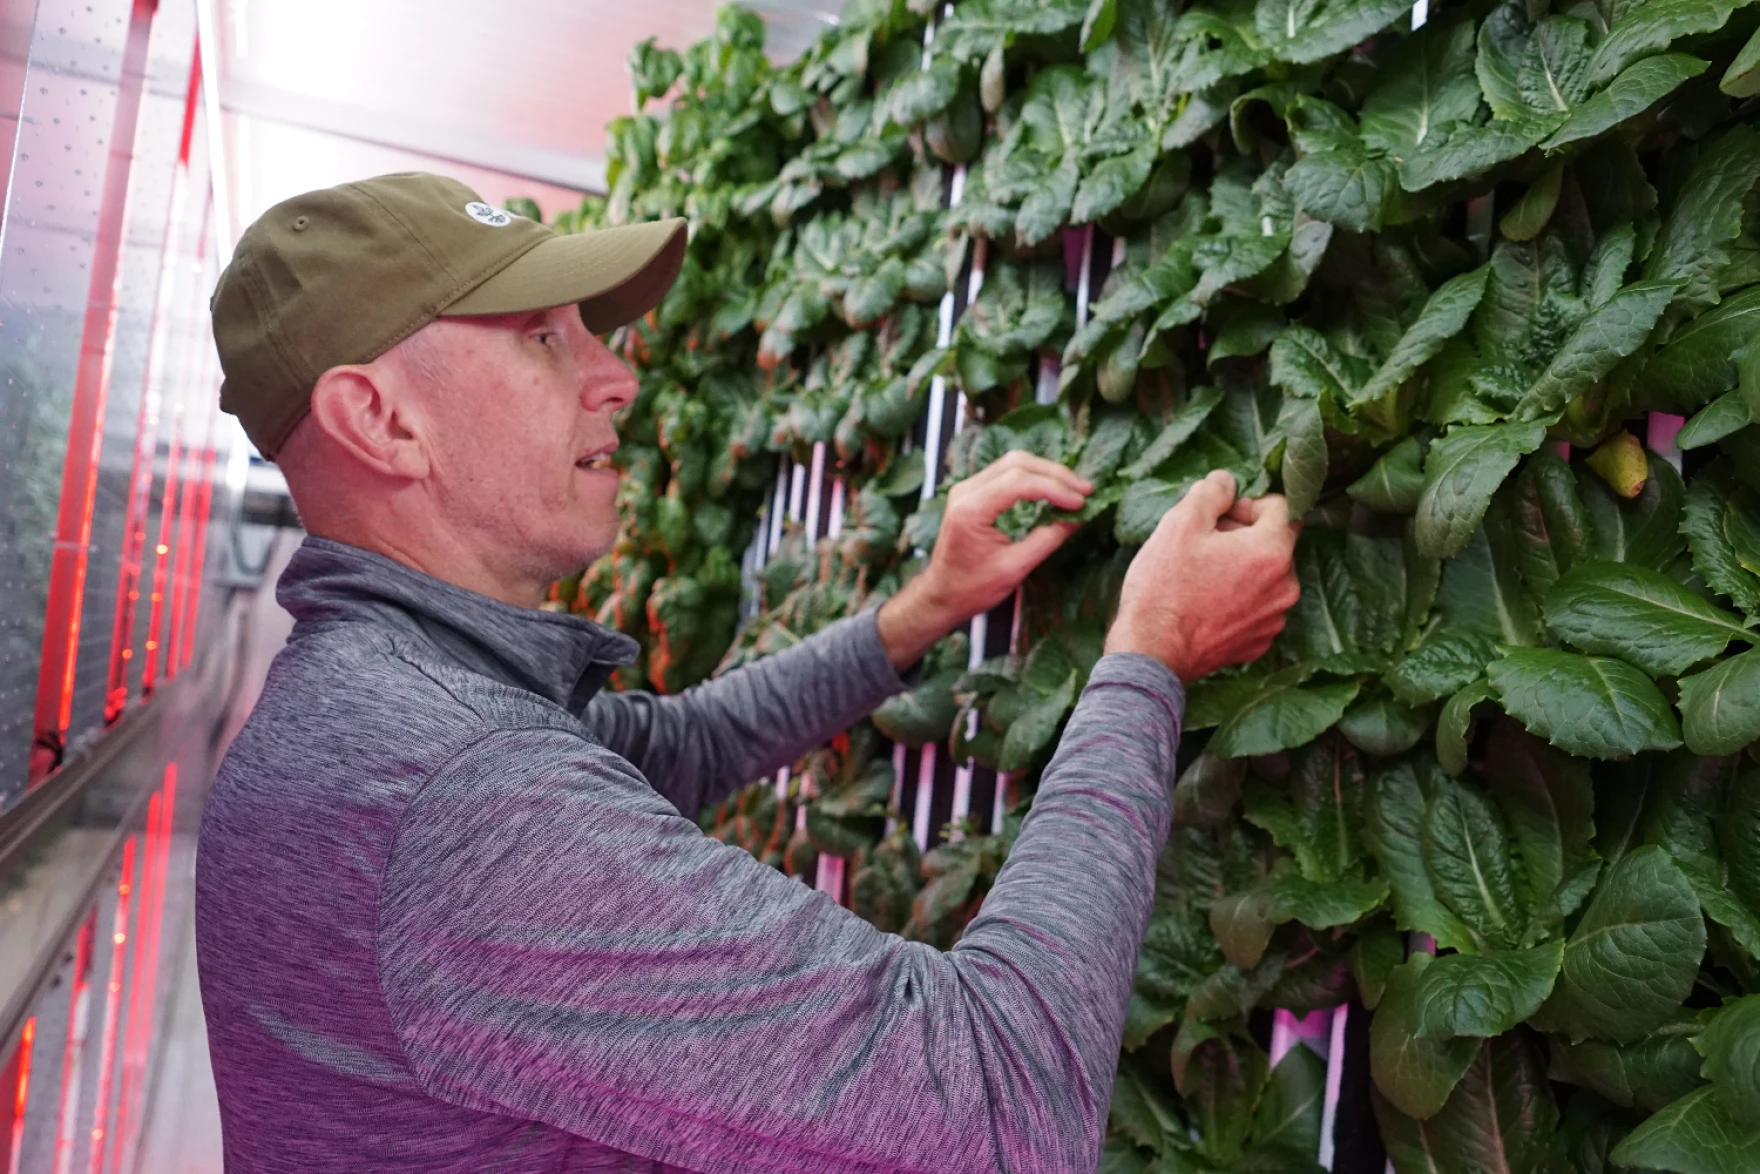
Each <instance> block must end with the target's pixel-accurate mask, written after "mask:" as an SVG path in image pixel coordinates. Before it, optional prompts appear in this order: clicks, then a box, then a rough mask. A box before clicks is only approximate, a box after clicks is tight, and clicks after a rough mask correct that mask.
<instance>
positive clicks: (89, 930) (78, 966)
mask: <svg viewBox="0 0 1760 1174" xmlns="http://www.w3.org/2000/svg"><path fill="white" fill-rule="evenodd" d="M97 936H98V911H97V909H95V908H94V909H93V910H92V911H91V912H90V913H88V914H86V919H85V923H84V924H83V925H81V926H80V930H79V944H78V945H77V946H75V947H74V953H73V994H72V996H71V998H70V1000H69V1003H70V1005H69V1007H68V1013H67V1042H66V1045H65V1046H64V1048H63V1050H62V1054H61V1098H60V1103H59V1104H58V1106H57V1107H56V1110H55V1169H56V1170H58V1171H60V1170H66V1169H68V1163H69V1162H71V1161H72V1160H73V1159H72V1157H71V1155H72V1153H73V1145H74V1141H75V1140H76V1135H77V1132H78V1129H79V1124H78V1119H77V1118H78V1114H77V1104H78V1100H79V1087H80V1083H79V1074H80V1072H81V1071H82V1067H81V1065H82V1064H83V1062H84V1059H85V1051H86V1039H87V1036H88V1033H89V1032H90V1030H91V1022H92V953H93V950H92V943H93V942H94V941H95V940H96V938H97Z"/></svg>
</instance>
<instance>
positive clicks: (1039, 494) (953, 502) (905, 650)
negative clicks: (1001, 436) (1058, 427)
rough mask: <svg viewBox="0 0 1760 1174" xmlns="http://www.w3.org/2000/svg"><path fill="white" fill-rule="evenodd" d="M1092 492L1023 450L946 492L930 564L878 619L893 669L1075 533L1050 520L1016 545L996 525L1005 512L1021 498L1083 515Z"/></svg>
mask: <svg viewBox="0 0 1760 1174" xmlns="http://www.w3.org/2000/svg"><path fill="white" fill-rule="evenodd" d="M1093 491H1094V487H1093V485H1091V484H1089V483H1088V481H1087V480H1086V479H1085V478H1082V477H1078V476H1076V475H1075V473H1073V472H1071V471H1070V470H1069V469H1067V468H1065V467H1064V466H1062V465H1060V464H1058V463H1057V462H1055V461H1048V460H1046V459H1045V458H1044V457H1036V456H1033V455H1032V454H1031V453H1025V452H1011V453H1007V454H1005V455H1004V456H1002V457H1001V458H1000V459H998V460H996V461H995V462H994V463H992V464H990V465H988V466H986V467H985V468H984V469H983V470H982V471H980V472H979V473H977V474H976V475H974V476H972V477H968V478H967V479H966V480H964V481H961V482H960V483H959V484H957V485H955V486H954V487H953V488H952V489H951V490H949V491H948V494H947V510H946V512H945V513H943V514H942V515H941V532H940V534H939V536H938V537H937V538H936V539H935V549H934V551H933V552H932V553H931V554H930V556H929V565H928V566H927V567H926V568H924V570H923V572H922V573H921V574H920V575H918V576H917V577H916V578H914V579H912V580H911V581H910V582H909V583H907V584H905V586H904V587H903V589H901V590H900V591H899V593H898V594H897V595H895V596H893V597H892V598H891V599H889V600H887V601H886V602H885V603H884V604H882V605H881V607H880V614H879V615H878V616H876V617H875V619H876V620H877V622H878V623H879V625H880V642H881V644H882V645H884V646H885V648H886V656H887V659H889V660H890V661H891V662H892V664H893V667H894V668H897V669H900V670H903V669H905V668H908V667H909V666H911V665H913V664H915V663H916V662H917V661H919V660H921V659H922V656H923V654H924V653H925V652H927V651H929V647H930V645H932V644H934V643H935V641H937V640H939V639H941V637H943V636H945V635H947V633H949V632H951V631H952V630H953V629H954V628H955V627H956V626H958V625H959V624H962V623H964V622H965V621H966V620H969V619H971V618H972V617H973V616H975V615H977V614H978V613H979V612H981V611H988V610H989V609H990V608H992V607H995V606H996V605H997V604H998V603H1001V602H1002V601H1003V600H1004V599H1007V598H1008V596H1009V593H1010V592H1012V591H1013V590H1014V589H1015V588H1016V587H1019V586H1020V584H1021V580H1023V579H1025V578H1026V577H1027V575H1028V574H1030V573H1031V572H1032V570H1033V568H1034V567H1036V566H1038V565H1039V564H1040V563H1042V562H1044V561H1045V559H1046V558H1047V557H1048V556H1049V555H1050V554H1051V552H1052V551H1054V550H1056V549H1057V548H1058V547H1059V546H1062V545H1063V541H1064V539H1066V538H1068V537H1069V536H1070V535H1071V534H1072V533H1074V532H1075V529H1076V527H1075V525H1074V524H1073V523H1070V522H1051V523H1048V524H1046V525H1043V526H1038V527H1035V528H1034V529H1033V530H1032V532H1031V533H1029V534H1027V535H1026V537H1024V538H1022V539H1021V540H1020V541H1019V542H1011V541H1009V538H1008V536H1007V535H1006V534H1004V533H1003V532H1002V531H1000V530H998V529H997V528H996V519H997V518H999V517H1001V516H1002V514H1003V512H1004V511H1005V510H1007V509H1008V508H1009V507H1010V506H1012V505H1014V504H1015V503H1016V502H1020V501H1043V502H1049V503H1050V504H1051V505H1052V506H1054V507H1055V508H1057V509H1060V510H1079V509H1081V508H1082V505H1083V503H1084V502H1086V501H1087V497H1088V494H1090V493H1092V492H1093Z"/></svg>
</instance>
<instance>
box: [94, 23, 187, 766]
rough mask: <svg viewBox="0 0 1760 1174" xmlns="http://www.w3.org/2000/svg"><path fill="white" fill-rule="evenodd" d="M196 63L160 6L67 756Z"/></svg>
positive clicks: (136, 415) (104, 665)
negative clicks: (192, 73) (193, 69)
mask: <svg viewBox="0 0 1760 1174" xmlns="http://www.w3.org/2000/svg"><path fill="white" fill-rule="evenodd" d="M194 55H195V3H194V0H162V2H161V3H160V5H159V10H158V12H157V13H156V14H155V15H154V17H153V26H152V40H151V43H150V48H149V51H148V60H147V71H146V84H145V89H144V92H143V94H142V98H141V110H140V118H139V124H138V128H137V130H136V132H135V141H134V163H133V166H132V168H131V171H130V176H129V191H128V218H127V219H128V222H127V225H126V229H125V232H124V236H123V239H122V248H121V255H120V257H119V262H118V269H117V275H116V315H115V320H114V326H113V329H112V334H111V339H110V355H109V363H108V368H109V393H108V395H107V396H106V398H105V410H104V436H103V446H102V448H101V449H100V450H99V462H98V476H97V484H96V493H95V496H94V503H93V513H92V531H91V543H90V548H89V561H88V564H87V571H86V583H85V593H84V594H85V598H84V601H83V605H82V608H81V623H80V630H79V631H80V636H79V650H78V660H77V669H76V673H75V676H74V695H73V703H72V707H71V721H70V724H69V727H68V739H67V741H68V745H69V747H74V746H77V745H78V744H79V743H80V742H81V740H83V739H86V738H90V737H92V736H94V735H96V734H97V733H99V732H100V731H101V730H102V729H103V727H104V724H105V722H106V713H105V694H106V691H107V688H108V686H109V684H110V681H109V676H110V653H111V646H112V643H113V641H114V637H115V629H116V619H117V608H116V603H117V598H116V597H117V588H118V582H119V579H120V572H121V565H122V558H123V537H124V527H125V524H126V522H127V520H128V519H127V514H128V499H129V485H130V482H131V479H132V477H133V475H134V471H135V458H136V447H137V446H136V439H137V436H138V434H139V431H140V430H141V428H142V425H143V423H144V421H143V413H142V408H143V407H144V406H146V397H145V394H144V393H145V390H146V379H147V364H148V358H149V352H150V350H151V343H152V338H153V325H154V317H155V314H156V312H158V310H159V307H160V296H159V292H160V291H159V287H160V282H161V279H162V278H163V277H165V270H166V265H165V253H166V243H167V226H168V224H169V221H170V217H171V214H172V201H173V196H174V192H173V189H174V188H175V187H176V186H177V184H178V183H179V182H180V180H179V176H178V172H179V170H180V165H179V161H178V156H179V151H180V148H181V146H182V143H183V132H184V125H185V121H186V113H187V112H188V108H189V103H190V101H191V100H192V98H193V97H194V94H193V92H192V82H193V81H194V78H193V77H192V75H191V65H192V64H193V60H192V59H193V57H194ZM148 459H149V460H150V459H151V450H149V453H148ZM111 716H112V717H113V716H114V715H111Z"/></svg>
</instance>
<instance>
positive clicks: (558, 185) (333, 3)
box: [215, 0, 840, 227]
mask: <svg viewBox="0 0 1760 1174" xmlns="http://www.w3.org/2000/svg"><path fill="white" fill-rule="evenodd" d="M717 7H718V0H640V2H634V3H632V2H630V0H615V2H608V0H503V2H502V3H500V4H495V5H489V4H484V3H481V2H480V0H371V2H370V3H364V2H363V0H218V2H217V4H216V9H217V10H216V14H215V15H216V20H217V23H218V25H219V39H220V43H221V46H222V49H223V52H222V55H221V61H220V69H219V79H218V81H219V86H218V89H219V94H220V102H221V105H222V107H223V108H224V109H225V110H227V112H228V117H227V120H226V122H227V128H228V132H229V133H228V136H227V138H228V144H227V145H228V148H229V150H230V154H231V156H232V158H231V160H230V161H229V163H230V167H229V170H230V171H231V172H232V177H231V186H232V202H233V207H234V209H235V215H234V217H233V223H234V224H236V225H238V226H240V227H242V226H243V225H245V224H248V223H249V222H250V221H251V220H253V219H255V217H256V216H257V215H259V214H260V213H261V212H262V211H263V210H264V209H265V208H267V207H268V206H269V205H271V204H273V203H274V202H275V201H276V200H279V199H282V198H285V197H286V196H289V195H293V194H295V193H297V192H300V191H305V190H308V189H310V188H314V187H321V186H325V185H328V184H331V183H337V182H342V181H344V180H347V179H351V178H361V177H364V176H366V175H372V174H380V173H382V172H384V171H389V170H407V169H410V168H412V167H420V168H422V169H426V170H434V171H442V172H447V173H450V174H455V175H457V176H458V177H459V178H460V179H463V180H465V181H466V182H467V183H472V184H473V186H477V187H478V188H479V189H480V190H482V191H483V194H484V196H485V197H487V198H490V199H496V198H497V197H496V194H495V192H493V191H491V190H490V189H501V190H505V191H507V192H508V193H510V194H511V193H513V192H515V191H519V192H526V191H530V192H531V193H532V194H533V195H535V196H536V198H538V200H539V203H540V205H541V206H543V207H544V209H545V211H546V212H553V211H555V209H556V207H557V206H560V205H562V204H563V203H565V202H572V201H573V200H574V199H578V196H577V195H575V194H574V193H575V192H578V191H579V190H581V189H594V188H597V187H598V186H599V185H600V184H601V183H602V182H603V175H604V147H605V137H604V127H605V124H606V123H607V122H608V121H610V120H611V119H612V118H615V117H617V116H618V115H620V114H627V113H629V111H630V83H629V75H628V71H627V69H626V68H625V65H624V61H625V59H626V58H627V56H628V54H629V50H630V47H631V46H632V45H634V44H635V43H637V42H638V41H641V40H643V39H645V38H647V37H650V36H654V37H658V38H659V40H660V42H661V43H662V44H665V45H670V46H672V47H674V48H683V47H684V46H686V45H688V44H690V43H691V42H693V41H696V40H699V39H700V38H702V37H703V36H704V35H705V34H707V33H708V32H709V31H710V30H711V29H712V28H713V27H714V22H715V9H716V8H717ZM838 7H840V0H770V2H769V3H767V4H764V5H757V6H754V9H755V10H756V11H758V12H759V13H760V14H761V15H763V16H764V18H765V20H766V22H767V23H768V24H769V26H770V50H771V53H772V56H773V57H777V58H781V59H786V58H788V57H792V56H793V55H794V54H796V53H798V52H799V51H800V50H801V49H802V48H803V47H804V46H805V45H806V44H808V43H809V42H810V41H811V39H812V37H813V36H814V35H815V34H816V32H817V30H818V29H819V28H820V27H822V24H823V22H825V21H826V20H828V19H831V17H830V13H832V12H834V11H835V10H836V9H837V8H838ZM357 169H358V170H357ZM497 177H501V178H497ZM506 177H513V179H512V180H508V179H507V178H506ZM522 184H523V186H522Z"/></svg>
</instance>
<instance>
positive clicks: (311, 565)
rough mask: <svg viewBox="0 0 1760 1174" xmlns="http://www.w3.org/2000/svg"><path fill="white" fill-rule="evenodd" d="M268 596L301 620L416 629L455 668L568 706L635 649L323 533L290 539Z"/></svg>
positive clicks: (576, 707) (612, 636)
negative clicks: (288, 555)
mask: <svg viewBox="0 0 1760 1174" xmlns="http://www.w3.org/2000/svg"><path fill="white" fill-rule="evenodd" d="M275 597H276V599H278V600H280V602H281V606H282V607H285V608H286V609H287V610H288V611H289V612H291V613H292V615H293V617H294V619H295V620H297V621H298V622H299V623H301V624H307V623H323V622H336V621H343V622H366V623H370V624H375V625H378V626H381V627H389V628H395V629H399V630H401V631H403V632H405V633H407V634H413V635H418V636H420V637H422V638H424V639H425V640H426V641H427V642H428V643H429V644H431V645H432V646H433V647H434V648H435V649H436V650H437V651H438V652H439V653H440V654H441V655H442V656H444V657H445V658H446V659H448V660H450V661H452V662H454V663H456V664H457V665H459V666H460V667H462V668H466V669H469V670H471V671H473V672H477V673H481V674H483V675H484V676H487V677H491V678H493V679H495V680H498V681H501V682H503V683H505V684H508V685H513V686H516V687H518V688H522V689H529V690H530V691H531V692H533V693H536V694H538V695H540V696H542V697H545V698H547V699H549V700H550V701H553V702H555V703H556V704H557V705H560V706H563V707H564V708H566V709H568V710H569V711H570V712H572V713H579V712H581V710H583V709H584V708H585V707H586V704H587V702H588V701H590V700H592V697H593V694H595V693H597V692H598V691H599V688H600V687H601V686H602V685H603V684H604V683H605V679H606V677H608V676H609V675H610V674H611V670H612V669H614V668H616V667H617V666H618V665H622V664H628V663H629V662H631V661H633V660H634V659H635V658H636V654H637V652H638V651H640V645H638V644H637V643H636V642H635V641H634V640H633V639H631V638H630V637H628V636H626V635H624V634H623V633H621V632H613V631H608V630H607V629H605V628H602V627H600V626H599V625H598V624H595V623H593V622H592V621H591V620H587V619H583V618H581V617H580V616H572V615H562V614H559V613H556V612H548V611H538V610H535V609H528V608H523V607H514V606H513V605H512V604H507V603H502V602H501V601H500V600H496V599H490V598H489V597H488V596H486V595H478V594H477V593H476V592H474V591H467V590H465V589H464V588H462V587H457V586H454V585H453V584H451V583H447V582H445V581H443V580H440V579H436V578H434V577H432V576H431V575H425V574H423V573H422V572H420V571H418V570H416V569H414V568H413V567H408V566H405V565H404V564H402V563H400V562H397V561H395V560H393V559H389V558H386V557H385V556H384V555H380V554H375V553H373V552H372V551H370V550H363V549H361V548H360V547H358V546H349V545H347V544H346V543H341V542H334V541H331V540H330V539H327V538H314V537H310V536H308V537H307V538H306V539H305V541H304V542H302V543H301V544H300V548H299V549H298V550H297V551H295V552H294V555H293V558H292V559H291V560H289V562H288V564H287V569H286V570H285V571H284V572H282V575H281V581H280V583H279V584H278V585H277V586H276V589H275ZM297 635H298V632H297V630H296V632H295V636H296V637H297Z"/></svg>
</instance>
